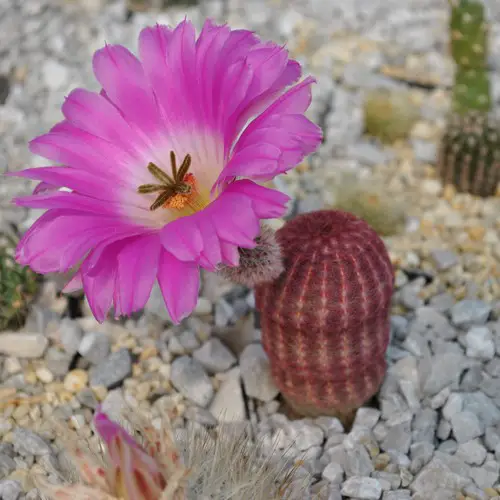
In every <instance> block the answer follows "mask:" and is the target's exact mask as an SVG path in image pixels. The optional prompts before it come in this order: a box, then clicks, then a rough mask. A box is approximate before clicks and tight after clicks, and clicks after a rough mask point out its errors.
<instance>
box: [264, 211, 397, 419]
mask: <svg viewBox="0 0 500 500" xmlns="http://www.w3.org/2000/svg"><path fill="white" fill-rule="evenodd" d="M276 236H277V239H278V242H279V244H280V246H281V249H282V252H283V258H284V267H285V271H284V272H283V273H282V274H281V275H280V276H279V278H278V279H276V280H275V281H274V282H272V283H265V284H261V285H259V286H257V287H256V305H257V309H258V310H259V311H260V313H261V325H262V341H263V345H264V349H265V351H266V353H267V355H268V357H269V360H270V365H271V372H272V375H273V378H274V380H275V382H276V384H277V386H278V387H279V389H280V391H281V393H282V395H283V396H284V398H285V399H286V400H287V402H288V403H289V404H290V406H291V407H292V408H293V409H294V410H295V411H296V412H297V413H299V414H301V415H305V416H315V415H335V416H338V417H339V418H342V419H343V420H344V421H348V420H349V418H350V417H351V416H352V415H353V413H354V412H355V410H356V409H357V408H359V407H360V406H361V405H362V404H363V403H365V402H366V401H367V400H368V399H370V398H371V397H372V396H373V395H374V394H375V393H376V392H377V390H378V388H379V386H380V384H381V382H382V380H383V377H384V374H385V370H386V361H385V351H386V348H387V345H388V342H389V309H390V303H391V296H392V291H393V282H394V275H393V269H392V266H391V262H390V259H389V256H388V253H387V250H386V248H385V245H384V243H383V241H382V240H381V239H380V238H379V236H378V235H377V234H376V232H375V231H374V230H373V229H372V228H370V226H369V225H368V224H367V223H366V222H364V221H362V220H361V219H359V218H357V217H356V216H354V215H352V214H349V213H346V212H341V211H335V210H322V211H317V212H310V213H307V214H303V215H300V216H298V217H296V218H295V219H293V220H291V221H289V222H288V223H287V224H285V226H283V227H282V228H281V229H280V230H279V231H277V233H276Z"/></svg>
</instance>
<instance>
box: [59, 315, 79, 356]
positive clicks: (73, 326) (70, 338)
mask: <svg viewBox="0 0 500 500" xmlns="http://www.w3.org/2000/svg"><path fill="white" fill-rule="evenodd" d="M59 331H60V340H61V344H62V346H63V348H64V350H65V351H66V352H67V353H68V354H76V352H77V351H78V347H79V346H80V342H81V341H82V337H83V330H82V328H81V327H80V325H78V323H76V322H74V321H71V320H68V319H67V318H65V319H63V321H61V324H60V326H59Z"/></svg>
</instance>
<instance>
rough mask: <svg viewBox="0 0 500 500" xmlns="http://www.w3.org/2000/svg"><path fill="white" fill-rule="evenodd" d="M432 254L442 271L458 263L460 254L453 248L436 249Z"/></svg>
mask: <svg viewBox="0 0 500 500" xmlns="http://www.w3.org/2000/svg"><path fill="white" fill-rule="evenodd" d="M430 255H431V257H432V259H433V260H434V263H435V264H436V267H437V268H438V269H439V270H440V271H445V270H446V269H450V268H451V267H453V266H455V265H456V264H458V255H457V254H456V253H455V252H452V251H451V250H442V249H434V250H431V252H430Z"/></svg>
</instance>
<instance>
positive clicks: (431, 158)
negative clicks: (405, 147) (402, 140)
mask: <svg viewBox="0 0 500 500" xmlns="http://www.w3.org/2000/svg"><path fill="white" fill-rule="evenodd" d="M411 143H412V146H413V151H414V153H415V159H416V160H417V161H421V162H424V163H434V162H435V161H436V155H437V145H436V143H435V142H431V141H424V140H422V139H411Z"/></svg>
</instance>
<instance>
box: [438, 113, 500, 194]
mask: <svg viewBox="0 0 500 500" xmlns="http://www.w3.org/2000/svg"><path fill="white" fill-rule="evenodd" d="M438 173H439V175H440V177H441V179H442V181H443V182H444V183H445V184H453V185H454V186H455V187H456V188H457V191H459V192H468V193H471V194H473V195H476V196H482V197H487V196H492V195H494V194H495V193H496V190H497V186H498V183H499V182H500V129H499V123H498V121H497V120H495V119H494V118H492V117H491V116H488V115H487V114H483V113H480V112H477V111H472V112H469V113H467V114H466V115H458V114H457V115H454V116H453V117H452V118H451V119H450V121H449V124H448V128H447V130H446V132H445V134H444V136H443V138H442V140H441V146H440V151H439V157H438Z"/></svg>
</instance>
